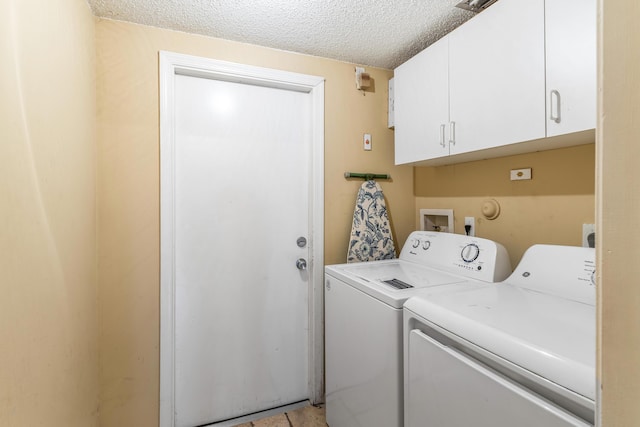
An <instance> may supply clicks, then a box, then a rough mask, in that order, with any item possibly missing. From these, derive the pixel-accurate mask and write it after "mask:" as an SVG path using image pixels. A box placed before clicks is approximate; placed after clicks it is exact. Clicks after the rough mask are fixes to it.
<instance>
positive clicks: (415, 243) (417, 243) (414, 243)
mask: <svg viewBox="0 0 640 427" xmlns="http://www.w3.org/2000/svg"><path fill="white" fill-rule="evenodd" d="M411 246H413V247H414V248H417V247H418V246H420V240H418V239H413V242H412V243H411Z"/></svg>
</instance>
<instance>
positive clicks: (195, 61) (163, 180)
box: [159, 51, 324, 427]
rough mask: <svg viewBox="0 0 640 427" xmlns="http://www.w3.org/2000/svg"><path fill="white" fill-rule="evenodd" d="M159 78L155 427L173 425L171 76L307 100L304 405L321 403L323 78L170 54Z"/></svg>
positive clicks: (161, 56)
mask: <svg viewBox="0 0 640 427" xmlns="http://www.w3.org/2000/svg"><path fill="white" fill-rule="evenodd" d="M159 61H160V68H159V74H160V76H159V78H160V414H159V415H160V427H173V426H174V422H175V417H174V415H175V383H174V379H175V360H174V357H175V343H174V338H175V272H174V265H175V234H174V231H175V230H174V228H175V227H174V226H175V211H174V197H175V185H174V180H175V167H174V162H173V159H174V157H175V156H174V148H175V114H174V109H173V107H174V105H175V85H174V82H175V79H174V77H175V76H176V75H187V76H193V77H203V78H209V79H215V80H224V81H233V82H242V83H248V84H253V85H259V86H267V87H273V88H280V89H287V90H294V91H298V92H304V93H308V94H309V95H310V96H311V97H312V113H311V114H312V147H311V156H312V160H311V164H310V174H311V177H310V184H309V203H310V206H309V215H310V218H309V223H310V225H311V236H310V237H311V239H310V246H309V252H310V259H309V277H310V280H309V326H310V330H309V356H310V357H309V370H310V372H309V399H310V400H311V402H312V403H319V402H322V401H323V400H324V306H323V289H324V286H323V272H324V78H322V77H316V76H309V75H304V74H297V73H292V72H288V71H280V70H273V69H268V68H262V67H255V66H249V65H243V64H236V63H231V62H225V61H218V60H212V59H207V58H200V57H195V56H190V55H183V54H178V53H172V52H165V51H161V52H160V53H159Z"/></svg>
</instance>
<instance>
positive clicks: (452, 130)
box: [449, 122, 456, 145]
mask: <svg viewBox="0 0 640 427" xmlns="http://www.w3.org/2000/svg"><path fill="white" fill-rule="evenodd" d="M449 131H450V133H451V134H450V135H449V144H453V145H456V122H449Z"/></svg>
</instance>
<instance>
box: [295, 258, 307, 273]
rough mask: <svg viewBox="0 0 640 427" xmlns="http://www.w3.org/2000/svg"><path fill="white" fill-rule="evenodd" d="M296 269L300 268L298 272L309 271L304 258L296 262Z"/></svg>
mask: <svg viewBox="0 0 640 427" xmlns="http://www.w3.org/2000/svg"><path fill="white" fill-rule="evenodd" d="M296 267H298V270H306V269H307V260H306V259H304V258H299V259H298V260H297V261H296Z"/></svg>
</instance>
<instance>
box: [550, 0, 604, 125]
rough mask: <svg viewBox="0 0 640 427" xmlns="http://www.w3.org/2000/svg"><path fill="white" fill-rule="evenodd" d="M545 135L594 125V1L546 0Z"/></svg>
mask: <svg viewBox="0 0 640 427" xmlns="http://www.w3.org/2000/svg"><path fill="white" fill-rule="evenodd" d="M545 22H546V29H545V32H546V56H547V95H546V96H547V103H546V104H547V136H556V135H563V134H567V133H571V132H578V131H582V130H587V129H593V128H595V125H596V2H595V0H546V3H545Z"/></svg>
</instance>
